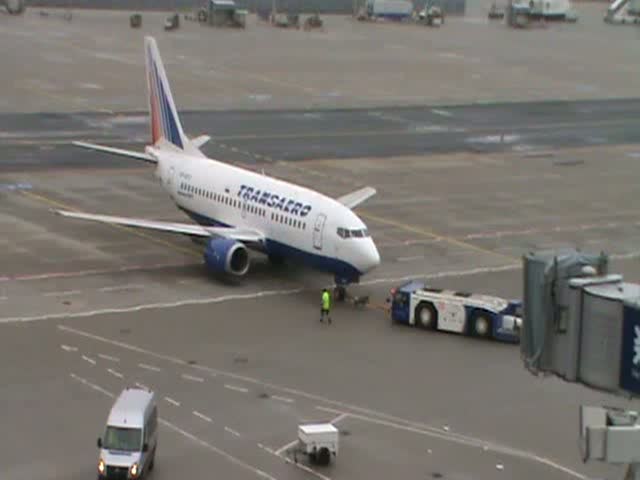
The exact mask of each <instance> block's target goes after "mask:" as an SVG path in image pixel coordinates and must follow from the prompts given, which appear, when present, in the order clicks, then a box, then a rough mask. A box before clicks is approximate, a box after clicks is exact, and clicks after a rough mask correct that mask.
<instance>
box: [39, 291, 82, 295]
mask: <svg viewBox="0 0 640 480" xmlns="http://www.w3.org/2000/svg"><path fill="white" fill-rule="evenodd" d="M79 293H82V290H67V291H65V292H47V293H43V296H45V297H68V296H70V295H78V294H79Z"/></svg>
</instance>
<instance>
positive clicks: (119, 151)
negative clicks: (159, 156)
mask: <svg viewBox="0 0 640 480" xmlns="http://www.w3.org/2000/svg"><path fill="white" fill-rule="evenodd" d="M71 143H73V144H74V145H75V146H76V147H82V148H87V149H89V150H96V151H98V152H105V153H110V154H112V155H118V156H121V157H129V158H135V159H136V160H143V161H145V162H149V163H158V161H157V160H156V159H155V158H153V157H152V156H151V155H147V154H146V153H141V152H133V151H131V150H124V149H122V148H113V147H105V146H103V145H96V144H95V143H86V142H71Z"/></svg>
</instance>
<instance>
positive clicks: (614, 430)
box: [580, 406, 640, 480]
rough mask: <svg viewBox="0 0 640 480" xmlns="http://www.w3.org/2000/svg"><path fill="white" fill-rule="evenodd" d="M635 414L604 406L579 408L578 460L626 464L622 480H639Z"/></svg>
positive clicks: (638, 433)
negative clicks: (580, 456) (579, 456)
mask: <svg viewBox="0 0 640 480" xmlns="http://www.w3.org/2000/svg"><path fill="white" fill-rule="evenodd" d="M638 420H639V419H638V412H635V411H626V410H621V409H615V408H608V407H585V406H582V407H580V453H581V454H582V460H583V461H584V462H587V461H589V460H597V461H603V462H606V463H610V464H614V465H615V464H627V471H626V474H625V476H624V480H640V424H639V423H638Z"/></svg>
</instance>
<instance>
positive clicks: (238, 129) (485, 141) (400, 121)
mask: <svg viewBox="0 0 640 480" xmlns="http://www.w3.org/2000/svg"><path fill="white" fill-rule="evenodd" d="M181 119H182V120H183V122H184V128H185V129H186V131H187V133H188V134H189V135H192V136H195V135H199V134H202V133H206V134H207V135H210V136H211V137H212V140H211V141H210V142H209V143H208V144H206V145H205V147H204V151H205V153H206V154H207V155H209V156H210V157H212V158H224V159H225V160H227V161H238V162H243V163H255V164H262V163H273V162H276V161H281V160H284V161H299V160H314V159H322V158H361V157H372V158H377V157H380V158H384V157H388V156H399V155H423V154H434V153H459V152H469V153H488V152H509V151H518V152H527V153H528V154H530V155H534V154H541V153H544V152H548V151H549V150H550V149H554V148H558V147H563V148H566V147H584V146H592V145H618V144H633V143H637V142H639V141H640V133H638V132H640V100H635V99H625V100H598V101H596V100H579V101H556V102H523V103H500V104H491V105H466V106H440V107H438V108H434V107H426V106H425V107H404V108H398V107H395V108H394V107H387V108H378V109H363V108H360V109H340V110H336V109H334V110H330V109H316V110H305V111H296V110H284V111H280V110H265V111H257V110H251V111H237V110H236V111H227V112H220V111H211V110H210V111H190V112H184V113H181ZM0 138H2V140H3V146H4V148H5V150H4V151H5V152H6V156H5V158H4V159H3V162H2V164H0V170H4V171H12V170H21V169H32V168H50V167H52V166H63V167H78V168H83V167H95V166H105V164H106V163H107V161H105V159H104V156H103V155H99V154H96V155H91V154H87V153H85V154H83V155H78V154H77V153H78V152H77V151H76V148H75V147H72V146H71V141H72V140H74V139H79V138H81V139H83V140H84V141H88V142H96V143H100V142H102V143H105V142H106V143H109V144H112V145H121V146H123V147H126V148H131V149H134V150H136V149H137V150H140V151H142V150H143V149H144V145H145V143H146V142H147V141H148V139H149V127H148V116H147V114H146V113H143V112H135V113H121V114H108V113H95V112H85V113H66V114H64V113H63V114H55V115H43V114H4V115H2V114H0ZM34 149H38V150H39V152H38V155H37V156H34V154H33V152H34ZM108 165H109V166H111V167H113V168H126V167H127V166H131V165H132V163H131V162H130V161H128V160H126V159H125V160H123V159H118V158H115V159H113V158H112V159H109V160H108ZM133 166H137V164H135V163H134V164H133Z"/></svg>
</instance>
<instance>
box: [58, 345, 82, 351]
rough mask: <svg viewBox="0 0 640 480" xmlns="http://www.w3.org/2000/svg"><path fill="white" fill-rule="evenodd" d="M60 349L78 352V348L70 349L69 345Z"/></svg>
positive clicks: (61, 346)
mask: <svg viewBox="0 0 640 480" xmlns="http://www.w3.org/2000/svg"><path fill="white" fill-rule="evenodd" d="M60 348H61V349H62V350H64V351H65V352H77V351H78V347H70V346H69V345H60Z"/></svg>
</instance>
